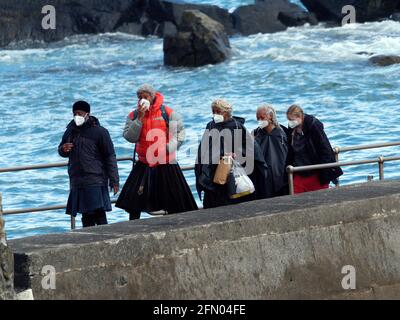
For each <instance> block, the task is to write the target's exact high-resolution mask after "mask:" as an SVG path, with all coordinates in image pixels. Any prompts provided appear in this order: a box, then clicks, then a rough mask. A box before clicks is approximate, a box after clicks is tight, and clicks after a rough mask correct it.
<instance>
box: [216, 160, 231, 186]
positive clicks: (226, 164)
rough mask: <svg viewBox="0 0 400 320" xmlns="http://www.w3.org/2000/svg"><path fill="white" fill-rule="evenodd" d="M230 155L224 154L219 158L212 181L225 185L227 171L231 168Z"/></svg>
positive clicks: (227, 175)
mask: <svg viewBox="0 0 400 320" xmlns="http://www.w3.org/2000/svg"><path fill="white" fill-rule="evenodd" d="M232 161H233V159H232V157H231V156H224V157H222V158H221V159H220V160H219V164H218V167H217V170H216V171H215V174H214V179H213V182H214V183H216V184H219V185H225V184H226V182H227V181H228V177H229V173H230V172H231V170H232Z"/></svg>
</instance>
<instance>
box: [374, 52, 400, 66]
mask: <svg viewBox="0 0 400 320" xmlns="http://www.w3.org/2000/svg"><path fill="white" fill-rule="evenodd" d="M369 61H370V62H371V63H373V64H375V65H377V66H380V67H387V66H391V65H393V64H398V63H400V56H394V55H379V56H374V57H372V58H370V59H369Z"/></svg>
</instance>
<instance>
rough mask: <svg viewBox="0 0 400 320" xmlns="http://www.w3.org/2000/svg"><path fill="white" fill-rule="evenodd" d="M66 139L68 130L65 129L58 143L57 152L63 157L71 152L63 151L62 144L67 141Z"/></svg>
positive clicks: (67, 156) (66, 156)
mask: <svg viewBox="0 0 400 320" xmlns="http://www.w3.org/2000/svg"><path fill="white" fill-rule="evenodd" d="M67 139H68V130H67V131H65V133H64V134H63V137H62V139H61V142H60V144H59V145H58V154H59V155H60V156H61V157H63V158H69V154H70V152H71V151H69V152H66V151H64V150H65V148H64V145H65V144H66V143H67Z"/></svg>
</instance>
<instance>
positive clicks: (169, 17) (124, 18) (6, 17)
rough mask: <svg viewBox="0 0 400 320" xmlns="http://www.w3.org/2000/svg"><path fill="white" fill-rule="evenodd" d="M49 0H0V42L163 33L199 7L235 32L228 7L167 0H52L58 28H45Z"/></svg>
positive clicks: (231, 32)
mask: <svg viewBox="0 0 400 320" xmlns="http://www.w3.org/2000/svg"><path fill="white" fill-rule="evenodd" d="M48 4H49V1H47V0H35V1H33V0H1V1H0V30H1V33H0V46H6V45H8V44H10V43H11V42H18V41H21V40H33V41H35V40H38V41H45V42H50V41H58V40H62V39H64V38H65V37H68V36H71V35H75V34H97V33H105V32H118V31H121V32H126V33H130V34H135V35H143V36H149V35H155V36H159V37H162V36H164V35H165V34H169V33H171V32H174V31H176V27H177V26H178V25H179V24H180V23H181V19H182V14H183V12H184V11H185V10H192V9H196V10H199V11H201V12H203V13H205V14H207V15H208V16H210V17H211V18H212V19H214V20H216V21H218V22H220V23H221V24H222V25H223V26H224V28H225V31H226V32H227V33H228V34H233V33H234V29H233V21H232V17H231V15H230V13H229V12H228V10H226V9H222V8H219V7H217V6H213V5H198V4H187V3H184V2H181V1H165V0H113V1H108V0H107V1H106V0H76V1H64V0H53V1H51V5H52V6H54V7H55V9H56V29H55V30H51V29H49V30H44V29H43V28H42V19H43V17H45V14H42V8H43V7H44V6H46V5H48Z"/></svg>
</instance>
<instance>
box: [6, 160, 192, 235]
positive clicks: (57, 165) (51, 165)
mask: <svg viewBox="0 0 400 320" xmlns="http://www.w3.org/2000/svg"><path fill="white" fill-rule="evenodd" d="M117 161H118V162H121V161H133V157H121V158H117ZM67 166H68V162H57V163H47V164H38V165H31V166H17V167H10V168H0V173H6V172H18V171H29V170H42V169H52V168H62V167H67ZM181 169H182V170H183V171H189V170H193V169H194V166H186V167H182V168H181ZM111 203H112V204H115V203H116V200H111ZM66 208H67V205H66V204H64V205H55V206H44V207H38V208H23V209H13V210H3V211H2V214H3V215H14V214H23V213H35V212H46V211H54V210H62V209H66ZM164 214H165V213H164V212H162V211H160V212H152V215H155V216H157V215H164ZM75 228H76V221H75V217H73V216H71V229H72V230H74V229H75Z"/></svg>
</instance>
